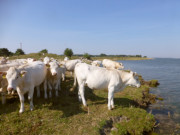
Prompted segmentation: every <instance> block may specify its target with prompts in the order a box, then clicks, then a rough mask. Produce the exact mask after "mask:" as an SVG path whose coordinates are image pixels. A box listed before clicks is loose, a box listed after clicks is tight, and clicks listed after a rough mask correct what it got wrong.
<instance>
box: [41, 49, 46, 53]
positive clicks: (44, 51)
mask: <svg viewBox="0 0 180 135" xmlns="http://www.w3.org/2000/svg"><path fill="white" fill-rule="evenodd" d="M40 53H48V50H47V49H43V50H41V51H40Z"/></svg>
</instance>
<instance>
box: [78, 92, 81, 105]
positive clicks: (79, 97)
mask: <svg viewBox="0 0 180 135" xmlns="http://www.w3.org/2000/svg"><path fill="white" fill-rule="evenodd" d="M78 99H79V102H82V98H81V94H80V92H79V90H78Z"/></svg>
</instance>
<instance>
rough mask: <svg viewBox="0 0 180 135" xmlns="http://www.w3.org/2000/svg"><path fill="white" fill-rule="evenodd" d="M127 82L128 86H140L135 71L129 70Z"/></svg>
mask: <svg viewBox="0 0 180 135" xmlns="http://www.w3.org/2000/svg"><path fill="white" fill-rule="evenodd" d="M127 84H128V85H129V86H135V87H138V88H139V87H140V86H141V84H140V81H139V78H138V76H137V74H136V73H135V72H132V71H131V72H130V73H129V79H128V81H127Z"/></svg>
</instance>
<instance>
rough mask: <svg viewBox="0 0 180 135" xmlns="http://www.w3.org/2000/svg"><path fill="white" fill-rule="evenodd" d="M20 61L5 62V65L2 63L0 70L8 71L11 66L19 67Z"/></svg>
mask: <svg viewBox="0 0 180 135" xmlns="http://www.w3.org/2000/svg"><path fill="white" fill-rule="evenodd" d="M20 65H22V64H20V63H18V62H11V63H6V64H3V65H0V72H5V71H7V70H8V69H9V68H10V67H19V66H20Z"/></svg>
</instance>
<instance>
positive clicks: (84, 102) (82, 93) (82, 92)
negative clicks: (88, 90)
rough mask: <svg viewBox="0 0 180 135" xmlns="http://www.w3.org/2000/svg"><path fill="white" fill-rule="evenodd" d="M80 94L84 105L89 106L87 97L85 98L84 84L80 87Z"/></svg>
mask: <svg viewBox="0 0 180 135" xmlns="http://www.w3.org/2000/svg"><path fill="white" fill-rule="evenodd" d="M79 92H80V95H81V98H82V103H83V105H84V106H87V104H86V100H85V97H84V83H83V84H81V85H80V86H79Z"/></svg>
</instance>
